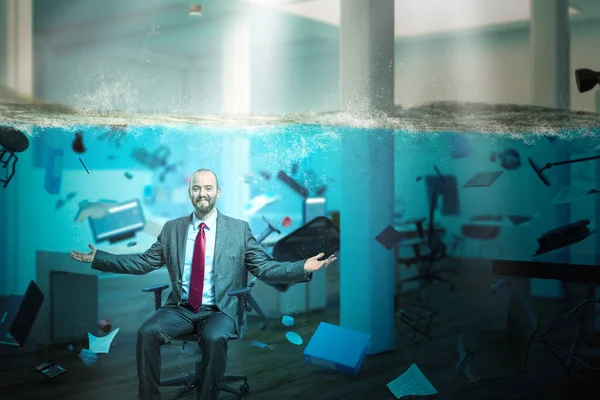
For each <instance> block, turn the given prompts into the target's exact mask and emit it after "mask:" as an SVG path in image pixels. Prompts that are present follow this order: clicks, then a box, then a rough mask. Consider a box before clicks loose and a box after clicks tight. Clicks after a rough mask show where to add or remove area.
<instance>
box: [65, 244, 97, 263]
mask: <svg viewBox="0 0 600 400" xmlns="http://www.w3.org/2000/svg"><path fill="white" fill-rule="evenodd" d="M88 246H89V247H90V249H92V251H90V252H89V253H81V252H79V251H77V250H73V251H72V252H70V253H69V257H71V258H72V259H73V260H77V261H79V262H85V263H91V262H92V261H94V256H95V255H96V248H95V247H94V245H93V244H91V243H90V244H88Z"/></svg>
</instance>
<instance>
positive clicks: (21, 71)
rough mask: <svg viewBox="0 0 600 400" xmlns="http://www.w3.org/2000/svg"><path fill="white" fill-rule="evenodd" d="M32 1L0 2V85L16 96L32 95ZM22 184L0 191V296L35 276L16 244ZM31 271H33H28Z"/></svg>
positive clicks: (22, 164)
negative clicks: (24, 263)
mask: <svg viewBox="0 0 600 400" xmlns="http://www.w3.org/2000/svg"><path fill="white" fill-rule="evenodd" d="M32 2H33V0H0V64H1V65H0V84H2V85H5V86H7V87H9V88H11V89H14V90H16V91H17V92H19V93H20V94H25V95H32V94H33V44H32V43H33V11H32V7H33V6H32ZM28 151H31V150H28ZM24 154H25V153H22V154H19V155H18V157H19V162H18V163H17V168H20V169H21V170H23V169H27V168H28V167H29V165H28V160H29V157H28V156H27V155H24ZM25 187H26V184H25V181H24V180H23V179H22V178H21V179H20V178H19V173H18V171H17V173H16V174H15V176H14V177H13V179H12V180H11V181H10V183H9V184H8V186H7V187H6V188H0V190H1V191H3V193H2V194H1V195H0V198H1V200H0V221H2V222H1V223H0V232H1V234H0V243H1V244H0V282H2V283H1V284H0V294H2V295H7V294H10V293H21V292H24V291H25V289H26V288H27V281H28V279H29V278H30V277H31V276H35V264H34V265H33V266H31V265H23V264H22V263H21V259H20V257H19V254H20V252H19V247H18V246H19V245H23V243H20V242H19V239H20V238H21V237H25V236H24V234H23V235H21V232H20V231H21V230H22V229H23V226H22V225H23V224H19V223H18V222H19V214H20V213H22V212H23V211H24V210H20V209H19V208H20V204H19V201H18V200H19V193H20V192H22V191H23V189H24V188H25ZM31 268H33V269H34V270H33V271H31Z"/></svg>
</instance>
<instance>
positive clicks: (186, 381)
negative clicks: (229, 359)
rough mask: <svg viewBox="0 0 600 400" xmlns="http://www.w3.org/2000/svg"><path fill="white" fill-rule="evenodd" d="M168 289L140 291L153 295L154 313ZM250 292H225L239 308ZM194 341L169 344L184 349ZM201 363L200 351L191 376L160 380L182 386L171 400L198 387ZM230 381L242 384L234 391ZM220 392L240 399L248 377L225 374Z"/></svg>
mask: <svg viewBox="0 0 600 400" xmlns="http://www.w3.org/2000/svg"><path fill="white" fill-rule="evenodd" d="M168 287H169V285H167V284H163V285H155V286H148V287H145V288H143V289H142V292H148V293H149V292H152V293H154V311H155V312H156V311H158V309H160V307H161V303H162V292H163V290H165V289H167V288H168ZM251 290H252V287H250V286H246V287H243V288H240V289H233V290H229V291H228V292H227V295H229V296H236V297H237V298H238V304H239V307H246V300H247V298H248V296H249V295H250V291H251ZM243 323H244V321H243V317H242V312H241V309H240V312H239V313H238V324H239V326H242V324H243ZM196 341H197V337H196V335H195V334H192V335H186V336H180V337H176V338H175V339H174V340H173V341H171V342H170V343H169V344H171V345H173V344H178V343H180V344H181V346H182V348H185V347H186V346H187V344H188V342H191V343H195V342H196ZM201 361H202V352H201V351H200V354H199V357H198V361H196V365H195V372H194V373H193V374H191V375H185V376H182V377H178V378H169V379H164V380H162V379H161V381H160V386H183V388H182V389H181V390H180V391H179V392H177V394H176V395H175V397H174V398H173V399H174V400H175V399H180V398H182V397H183V396H185V395H187V394H189V393H192V392H193V391H195V390H196V389H197V388H198V387H199V386H200V379H201V377H202V375H203V374H202V369H201V365H202V362H201ZM232 381H243V383H241V384H240V386H239V388H238V389H236V388H234V387H232V386H230V385H227V382H232ZM220 390H221V391H222V392H227V393H233V394H236V395H238V396H240V397H241V396H242V395H243V394H244V393H247V392H248V391H249V390H250V386H249V385H248V377H247V376H246V375H228V374H225V376H224V377H223V381H222V382H221V387H220Z"/></svg>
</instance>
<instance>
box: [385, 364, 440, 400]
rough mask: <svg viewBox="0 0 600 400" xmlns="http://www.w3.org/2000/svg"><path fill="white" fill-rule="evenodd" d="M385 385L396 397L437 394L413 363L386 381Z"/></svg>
mask: <svg viewBox="0 0 600 400" xmlns="http://www.w3.org/2000/svg"><path fill="white" fill-rule="evenodd" d="M387 387H388V389H390V391H391V392H392V394H393V395H394V396H396V398H397V399H399V398H401V397H405V396H431V395H434V394H437V390H436V389H435V388H434V387H433V385H432V384H431V383H430V382H429V380H428V379H427V378H426V377H425V375H423V373H422V372H421V370H420V369H419V367H417V364H415V363H413V364H412V365H411V366H410V367H409V368H408V369H407V370H406V372H404V373H403V374H402V375H400V376H399V377H398V378H396V379H394V380H393V381H391V382H390V383H388V384H387Z"/></svg>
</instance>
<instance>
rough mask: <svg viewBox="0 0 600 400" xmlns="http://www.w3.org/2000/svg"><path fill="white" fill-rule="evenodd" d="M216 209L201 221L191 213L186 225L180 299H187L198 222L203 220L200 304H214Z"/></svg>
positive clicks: (198, 228) (198, 226) (198, 227)
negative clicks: (204, 248)
mask: <svg viewBox="0 0 600 400" xmlns="http://www.w3.org/2000/svg"><path fill="white" fill-rule="evenodd" d="M216 211H217V210H216V209H215V212H214V213H213V215H212V216H210V217H209V218H208V219H207V220H206V221H201V220H200V219H198V217H196V214H195V213H193V214H192V215H193V216H192V222H191V223H190V226H189V227H188V233H187V240H186V243H185V264H184V266H183V277H182V278H181V280H182V285H183V293H182V294H181V299H182V300H183V301H188V295H189V293H190V279H191V278H192V257H193V255H194V245H195V243H196V236H197V235H198V232H199V230H200V223H201V222H204V223H205V224H206V226H205V227H204V233H205V235H206V251H205V253H206V254H205V259H204V287H203V292H202V304H203V305H215V281H214V274H213V261H214V255H215V236H216V235H215V234H216V231H217V212H216Z"/></svg>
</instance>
